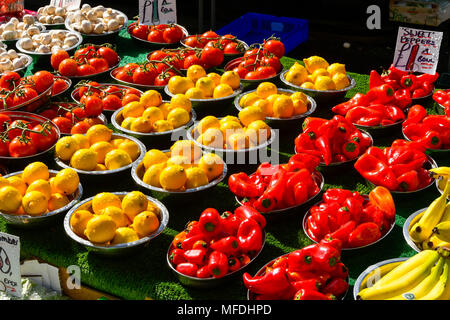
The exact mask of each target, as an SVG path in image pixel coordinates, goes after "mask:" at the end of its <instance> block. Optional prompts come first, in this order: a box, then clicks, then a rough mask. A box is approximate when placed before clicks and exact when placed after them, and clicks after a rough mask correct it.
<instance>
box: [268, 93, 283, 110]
mask: <svg viewBox="0 0 450 320" xmlns="http://www.w3.org/2000/svg"><path fill="white" fill-rule="evenodd" d="M279 96H280V95H279V94H278V93H276V94H271V95H270V96H268V97H267V98H266V100H267V101H269V102H270V105H271V107H272V106H273V103H274V102H275V100H277V98H278V97H279Z"/></svg>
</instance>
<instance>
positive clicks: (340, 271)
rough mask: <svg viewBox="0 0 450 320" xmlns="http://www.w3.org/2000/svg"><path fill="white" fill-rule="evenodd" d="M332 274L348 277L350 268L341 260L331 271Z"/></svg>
mask: <svg viewBox="0 0 450 320" xmlns="http://www.w3.org/2000/svg"><path fill="white" fill-rule="evenodd" d="M330 276H331V277H333V278H336V277H337V278H342V279H347V277H348V268H347V267H346V266H345V265H344V264H343V263H342V262H339V263H338V264H337V265H336V268H335V269H334V270H333V271H332V272H331V273H330Z"/></svg>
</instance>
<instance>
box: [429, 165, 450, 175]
mask: <svg viewBox="0 0 450 320" xmlns="http://www.w3.org/2000/svg"><path fill="white" fill-rule="evenodd" d="M428 171H430V172H431V173H432V175H433V177H444V178H449V177H450V167H438V168H433V169H430V170H428Z"/></svg>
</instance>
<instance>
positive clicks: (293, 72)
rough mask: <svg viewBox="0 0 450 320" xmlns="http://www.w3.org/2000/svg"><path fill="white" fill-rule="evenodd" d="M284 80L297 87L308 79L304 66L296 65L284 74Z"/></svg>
mask: <svg viewBox="0 0 450 320" xmlns="http://www.w3.org/2000/svg"><path fill="white" fill-rule="evenodd" d="M284 78H285V79H286V81H287V82H290V83H292V84H294V85H296V86H299V85H301V84H302V83H303V82H305V81H306V79H307V78H308V71H307V70H306V68H305V67H304V66H302V65H301V64H298V63H296V64H294V65H293V66H292V67H291V68H290V69H289V71H288V72H286V73H285V75H284Z"/></svg>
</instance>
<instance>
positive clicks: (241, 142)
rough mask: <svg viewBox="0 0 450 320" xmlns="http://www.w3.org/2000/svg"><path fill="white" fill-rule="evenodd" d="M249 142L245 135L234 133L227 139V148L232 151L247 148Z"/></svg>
mask: <svg viewBox="0 0 450 320" xmlns="http://www.w3.org/2000/svg"><path fill="white" fill-rule="evenodd" d="M249 143H250V140H249V137H248V136H247V135H246V134H245V133H234V134H232V135H230V136H229V137H227V146H228V148H231V149H233V150H241V149H247V148H249V145H250V144H249Z"/></svg>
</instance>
